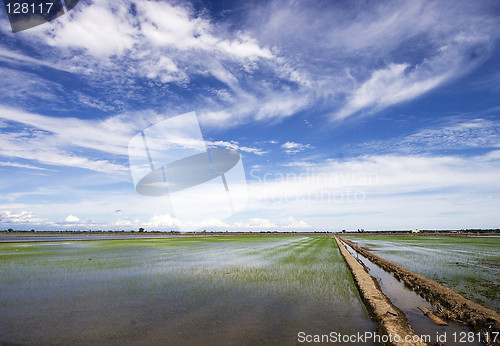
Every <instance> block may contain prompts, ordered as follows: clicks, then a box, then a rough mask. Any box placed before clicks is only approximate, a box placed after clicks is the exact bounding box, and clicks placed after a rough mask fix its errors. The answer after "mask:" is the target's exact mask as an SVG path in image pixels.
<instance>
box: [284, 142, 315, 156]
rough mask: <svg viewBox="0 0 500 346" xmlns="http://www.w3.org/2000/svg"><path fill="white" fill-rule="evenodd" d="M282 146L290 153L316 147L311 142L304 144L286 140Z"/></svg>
mask: <svg viewBox="0 0 500 346" xmlns="http://www.w3.org/2000/svg"><path fill="white" fill-rule="evenodd" d="M281 147H282V148H283V149H285V152H286V153H288V154H295V153H300V152H301V151H304V150H307V149H313V148H314V147H313V146H312V145H310V144H302V143H296V142H286V143H283V144H282V145H281Z"/></svg>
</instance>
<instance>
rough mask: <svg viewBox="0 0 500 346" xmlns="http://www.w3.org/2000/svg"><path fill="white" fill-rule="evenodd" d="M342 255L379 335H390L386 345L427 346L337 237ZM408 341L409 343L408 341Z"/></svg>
mask: <svg viewBox="0 0 500 346" xmlns="http://www.w3.org/2000/svg"><path fill="white" fill-rule="evenodd" d="M335 240H336V241H337V244H338V247H339V249H340V253H341V254H342V256H343V257H344V259H345V261H346V262H347V265H348V266H349V268H350V270H351V272H352V274H353V276H354V280H355V282H356V285H357V286H358V289H359V292H360V295H361V297H362V299H363V301H364V302H365V304H366V306H367V308H368V309H369V310H370V312H371V313H372V315H373V316H374V318H375V320H376V322H377V324H378V333H379V334H381V335H390V336H391V340H390V341H389V342H387V343H384V344H386V345H397V346H400V345H427V344H426V343H425V342H422V341H421V340H420V341H419V340H417V337H416V335H415V332H414V331H413V330H412V329H411V327H410V324H409V323H408V320H407V318H406V316H405V314H404V313H403V312H402V311H401V310H399V309H398V308H397V307H395V306H394V305H393V304H392V303H391V301H390V300H389V299H388V298H387V297H386V296H385V295H384V293H382V291H381V290H380V287H379V285H378V283H377V282H376V281H375V280H374V279H373V278H372V277H371V276H370V274H368V273H367V272H366V270H365V268H364V267H363V266H362V265H361V264H360V263H359V262H358V261H357V260H356V259H355V258H354V257H352V256H351V254H350V253H349V251H347V249H346V248H345V246H344V244H342V243H341V242H340V241H339V239H338V238H337V237H335ZM406 340H408V341H406Z"/></svg>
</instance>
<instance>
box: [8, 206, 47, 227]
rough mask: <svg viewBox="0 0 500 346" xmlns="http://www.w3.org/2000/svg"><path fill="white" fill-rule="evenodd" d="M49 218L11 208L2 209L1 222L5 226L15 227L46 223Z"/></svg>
mask: <svg viewBox="0 0 500 346" xmlns="http://www.w3.org/2000/svg"><path fill="white" fill-rule="evenodd" d="M46 222H47V220H45V219H43V218H40V217H37V216H36V215H34V214H33V213H31V212H28V211H20V212H17V213H16V212H13V211H10V210H7V211H0V224H2V225H3V226H4V227H9V226H12V227H15V226H16V225H26V224H29V225H37V224H41V223H46Z"/></svg>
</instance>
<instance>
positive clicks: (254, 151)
mask: <svg viewBox="0 0 500 346" xmlns="http://www.w3.org/2000/svg"><path fill="white" fill-rule="evenodd" d="M205 144H206V145H207V146H208V147H224V148H229V149H233V150H236V151H239V152H245V153H251V154H255V155H258V156H262V155H264V154H266V153H267V151H263V150H262V149H259V148H251V147H246V146H240V145H239V143H238V142H236V141H231V142H228V141H205Z"/></svg>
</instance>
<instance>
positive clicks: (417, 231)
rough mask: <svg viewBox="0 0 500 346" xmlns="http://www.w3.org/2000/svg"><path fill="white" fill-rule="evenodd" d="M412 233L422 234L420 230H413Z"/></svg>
mask: <svg viewBox="0 0 500 346" xmlns="http://www.w3.org/2000/svg"><path fill="white" fill-rule="evenodd" d="M411 233H420V230H419V229H412V230H411Z"/></svg>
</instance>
